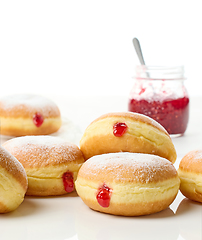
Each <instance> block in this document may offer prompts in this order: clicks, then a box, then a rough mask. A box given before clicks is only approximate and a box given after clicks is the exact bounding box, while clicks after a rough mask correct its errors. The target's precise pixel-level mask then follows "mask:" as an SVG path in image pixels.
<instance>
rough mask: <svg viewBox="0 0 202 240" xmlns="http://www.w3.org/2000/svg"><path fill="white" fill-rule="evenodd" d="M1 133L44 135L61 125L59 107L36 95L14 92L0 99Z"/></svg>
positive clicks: (10, 134) (54, 130)
mask: <svg viewBox="0 0 202 240" xmlns="http://www.w3.org/2000/svg"><path fill="white" fill-rule="evenodd" d="M0 120H1V134H3V135H9V136H24V135H46V134H51V133H53V132H56V131H57V130H58V129H59V128H60V126H61V116H60V111H59V108H58V107H57V106H56V104H55V103H54V102H52V101H51V100H49V99H47V98H44V97H42V96H38V95H29V94H16V95H11V96H5V97H2V98H1V99H0Z"/></svg>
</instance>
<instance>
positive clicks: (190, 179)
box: [178, 150, 202, 203]
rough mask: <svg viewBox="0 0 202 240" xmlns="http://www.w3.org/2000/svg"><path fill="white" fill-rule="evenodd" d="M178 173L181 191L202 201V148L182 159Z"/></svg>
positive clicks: (188, 196)
mask: <svg viewBox="0 0 202 240" xmlns="http://www.w3.org/2000/svg"><path fill="white" fill-rule="evenodd" d="M178 175H179V177H180V181H181V183H180V191H181V193H182V194H183V195H184V196H185V197H187V198H189V199H191V200H193V201H197V202H201V203H202V150H193V151H190V152H188V153H187V154H186V155H185V156H184V157H183V158H182V159H181V161H180V164H179V168H178Z"/></svg>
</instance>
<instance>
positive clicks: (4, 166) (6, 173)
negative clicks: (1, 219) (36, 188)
mask: <svg viewBox="0 0 202 240" xmlns="http://www.w3.org/2000/svg"><path fill="white" fill-rule="evenodd" d="M27 185H28V183H27V175H26V172H25V170H24V168H23V166H22V165H21V164H20V163H19V162H18V161H17V159H16V158H15V157H13V156H12V155H11V154H10V153H9V152H8V151H7V150H6V149H4V148H3V147H2V146H0V193H1V194H0V213H7V212H11V211H13V210H15V209H16V208H17V207H19V205H20V204H21V203H22V202H23V200H24V196H25V193H26V191H27Z"/></svg>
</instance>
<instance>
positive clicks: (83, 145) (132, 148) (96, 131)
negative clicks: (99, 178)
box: [80, 112, 177, 163]
mask: <svg viewBox="0 0 202 240" xmlns="http://www.w3.org/2000/svg"><path fill="white" fill-rule="evenodd" d="M80 149H81V151H82V152H83V154H84V158H85V159H88V158H90V157H92V156H94V155H99V154H104V153H113V152H137V153H147V154H154V155H158V156H160V157H163V158H166V159H168V160H169V161H171V162H172V163H174V162H175V161H176V158H177V154H176V150H175V147H174V145H173V143H172V140H171V138H170V136H169V134H168V133H167V131H166V130H165V129H164V128H163V127H162V126H161V125H160V124H159V123H157V122H156V121H155V120H153V119H151V118H149V117H147V116H145V115H142V114H138V113H130V112H125V113H124V112H123V113H109V114H105V115H102V116H101V117H99V118H97V119H96V120H95V121H93V122H92V123H91V124H90V125H89V126H88V127H87V129H86V130H85V132H84V134H83V136H82V138H81V140H80Z"/></svg>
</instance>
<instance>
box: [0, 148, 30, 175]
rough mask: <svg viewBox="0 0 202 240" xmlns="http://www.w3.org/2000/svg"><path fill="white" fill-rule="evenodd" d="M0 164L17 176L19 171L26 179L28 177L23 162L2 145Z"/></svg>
mask: <svg viewBox="0 0 202 240" xmlns="http://www.w3.org/2000/svg"><path fill="white" fill-rule="evenodd" d="M0 165H1V166H2V167H4V168H5V169H6V170H7V171H9V172H10V173H11V174H12V175H13V176H15V175H16V171H18V172H19V173H20V174H21V175H22V176H23V177H24V178H25V179H27V174H26V172H25V169H24V167H23V166H22V164H21V163H20V162H19V161H18V160H17V159H16V158H15V157H14V156H13V155H12V154H11V153H10V152H8V151H7V150H6V149H5V148H3V147H2V146H0Z"/></svg>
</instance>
